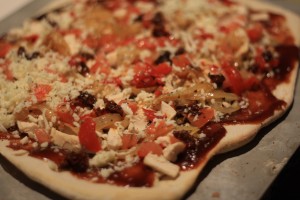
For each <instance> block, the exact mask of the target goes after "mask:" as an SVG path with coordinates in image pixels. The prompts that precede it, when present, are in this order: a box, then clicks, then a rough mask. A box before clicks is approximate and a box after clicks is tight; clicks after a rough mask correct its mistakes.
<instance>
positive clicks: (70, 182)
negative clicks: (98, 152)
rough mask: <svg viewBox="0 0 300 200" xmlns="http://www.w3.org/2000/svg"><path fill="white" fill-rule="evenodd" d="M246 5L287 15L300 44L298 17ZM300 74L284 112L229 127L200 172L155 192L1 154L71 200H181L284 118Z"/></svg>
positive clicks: (2, 147) (284, 89)
mask: <svg viewBox="0 0 300 200" xmlns="http://www.w3.org/2000/svg"><path fill="white" fill-rule="evenodd" d="M243 3H245V4H250V6H253V8H255V9H257V8H259V9H267V10H272V11H276V12H279V13H283V14H284V15H285V16H286V17H287V20H288V22H289V27H290V28H291V30H292V32H293V35H294V37H295V40H296V43H297V44H299V43H300V41H299V37H296V36H297V35H296V33H298V32H299V31H300V27H299V26H298V27H297V26H295V24H300V20H299V19H298V17H297V16H295V15H293V14H291V13H289V12H288V11H286V10H283V9H280V8H277V7H274V6H270V5H268V4H264V3H261V2H256V1H251V2H249V1H243ZM297 65H298V64H297ZM297 70H298V68H297V67H294V68H293V72H292V73H291V78H290V81H289V82H288V83H284V84H281V85H279V86H278V87H277V88H276V89H275V90H274V91H273V94H274V95H275V96H276V97H277V98H278V99H280V100H284V101H285V102H286V103H287V106H286V108H285V109H284V110H281V111H278V112H276V113H275V114H274V115H273V116H271V117H270V118H268V119H266V120H265V121H263V122H262V123H261V124H245V125H229V126H225V128H226V130H227V133H226V136H225V137H224V138H223V139H222V140H221V141H220V142H219V143H218V144H217V145H216V146H215V147H214V148H213V149H211V150H210V151H209V152H208V154H207V155H206V157H205V158H203V160H202V161H201V164H199V165H198V166H197V168H195V169H192V170H188V171H181V173H180V175H179V176H178V177H177V178H176V179H175V180H173V179H169V180H168V179H166V180H161V181H159V182H158V183H157V184H155V185H154V186H153V187H151V188H144V187H142V188H134V187H120V186H114V185H108V184H94V183H91V182H87V181H83V180H81V179H78V178H76V177H75V176H73V175H71V174H70V173H69V172H56V171H54V170H51V167H49V166H51V161H47V160H40V159H35V158H33V157H29V156H27V153H26V152H25V153H24V152H22V150H19V151H14V150H12V149H10V148H7V147H6V146H7V144H8V143H6V142H3V141H1V142H0V152H1V154H2V155H3V156H4V157H6V158H7V159H8V160H9V161H10V162H11V163H13V164H14V165H15V166H16V167H17V168H18V169H20V170H21V171H22V172H24V173H25V174H26V175H27V176H28V177H30V178H31V179H32V180H34V181H36V182H38V183H41V184H43V185H45V186H46V187H48V188H50V189H51V190H53V191H55V192H57V193H59V194H61V195H63V196H65V197H67V198H70V199H121V198H124V197H126V199H180V198H181V197H182V196H183V195H184V194H186V192H187V191H188V190H189V189H190V188H191V187H192V186H193V184H194V182H195V180H196V179H197V177H198V175H199V173H200V172H201V170H202V169H203V167H204V166H205V165H206V163H207V162H208V160H209V159H211V158H212V157H213V156H214V155H216V154H218V153H224V152H227V151H230V150H233V149H236V148H238V147H241V146H243V145H244V144H246V143H248V142H249V141H251V139H253V138H254V137H255V135H256V134H257V133H258V131H259V130H260V129H261V128H262V127H264V126H266V125H268V124H270V123H271V122H273V121H274V120H276V119H278V118H279V117H281V116H282V115H283V114H284V112H285V111H286V110H287V109H288V107H290V105H291V103H292V101H293V92H294V86H295V81H296V76H297ZM241 130H243V131H242V132H241Z"/></svg>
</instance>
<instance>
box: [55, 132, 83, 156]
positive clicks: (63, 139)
mask: <svg viewBox="0 0 300 200" xmlns="http://www.w3.org/2000/svg"><path fill="white" fill-rule="evenodd" d="M50 137H51V142H53V143H54V144H55V145H57V146H59V147H61V148H62V149H66V150H69V151H75V152H76V151H80V149H81V145H80V142H79V139H78V136H75V135H68V134H65V133H63V132H60V131H58V130H56V129H55V128H52V129H51V134H50Z"/></svg>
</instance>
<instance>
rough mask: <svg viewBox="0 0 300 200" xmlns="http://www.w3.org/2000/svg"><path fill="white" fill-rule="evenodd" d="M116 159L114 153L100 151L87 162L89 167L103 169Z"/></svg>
mask: <svg viewBox="0 0 300 200" xmlns="http://www.w3.org/2000/svg"><path fill="white" fill-rule="evenodd" d="M115 159H116V153H115V152H114V151H100V152H99V153H97V154H96V155H95V156H94V157H93V158H92V159H91V160H90V162H89V164H90V166H95V167H105V166H107V165H108V164H109V163H111V162H113V161H114V160H115Z"/></svg>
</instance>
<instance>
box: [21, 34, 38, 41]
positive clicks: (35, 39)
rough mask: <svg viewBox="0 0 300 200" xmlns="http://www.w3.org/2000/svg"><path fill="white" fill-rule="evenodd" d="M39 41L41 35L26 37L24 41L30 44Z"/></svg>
mask: <svg viewBox="0 0 300 200" xmlns="http://www.w3.org/2000/svg"><path fill="white" fill-rule="evenodd" d="M38 39H39V35H37V34H32V35H28V36H25V37H24V40H26V41H27V42H30V43H35V42H36V41H37V40H38Z"/></svg>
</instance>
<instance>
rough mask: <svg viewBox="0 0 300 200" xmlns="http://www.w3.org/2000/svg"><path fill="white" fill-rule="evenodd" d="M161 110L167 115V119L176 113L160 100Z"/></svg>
mask: <svg viewBox="0 0 300 200" xmlns="http://www.w3.org/2000/svg"><path fill="white" fill-rule="evenodd" d="M161 112H162V113H163V114H165V115H167V119H172V118H173V117H175V115H176V110H175V109H174V108H173V107H172V106H170V105H169V104H167V103H166V102H164V101H162V102H161Z"/></svg>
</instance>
